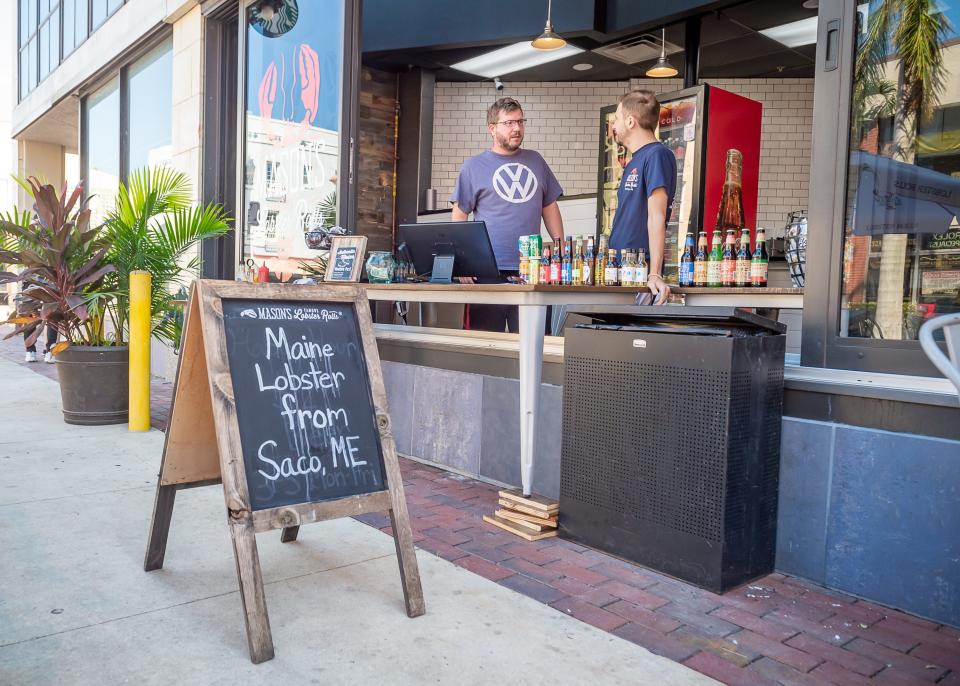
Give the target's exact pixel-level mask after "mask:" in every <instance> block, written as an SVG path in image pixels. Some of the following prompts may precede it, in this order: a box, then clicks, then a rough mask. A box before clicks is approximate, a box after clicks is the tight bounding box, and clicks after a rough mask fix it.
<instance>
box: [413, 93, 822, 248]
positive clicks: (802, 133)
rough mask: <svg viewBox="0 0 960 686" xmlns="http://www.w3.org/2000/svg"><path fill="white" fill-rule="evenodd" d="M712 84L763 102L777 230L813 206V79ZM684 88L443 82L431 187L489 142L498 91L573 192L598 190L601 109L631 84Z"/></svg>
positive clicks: (765, 158)
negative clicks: (514, 105)
mask: <svg viewBox="0 0 960 686" xmlns="http://www.w3.org/2000/svg"><path fill="white" fill-rule="evenodd" d="M707 82H708V83H710V84H711V85H714V86H717V87H718V88H723V89H724V90H728V91H730V92H732V93H737V94H740V95H743V96H745V97H748V98H753V99H754V100H759V101H760V102H762V103H763V130H762V134H761V153H760V198H759V206H758V211H757V222H758V224H759V225H760V226H763V227H765V228H767V229H771V230H772V233H774V234H778V233H779V232H780V231H781V230H782V229H783V226H784V225H785V223H786V215H787V213H788V212H789V211H791V210H795V209H803V208H806V206H807V188H808V180H809V175H810V133H811V129H812V126H813V79H708V80H707ZM640 87H643V88H650V89H651V90H653V91H655V92H657V93H666V92H669V91H675V90H679V89H680V88H681V87H682V84H681V82H680V81H679V80H676V79H657V80H654V79H632V80H631V81H629V82H627V81H599V82H556V83H532V82H530V83H527V82H518V83H511V82H510V81H509V80H506V88H505V90H503V91H502V92H501V93H498V92H497V91H495V90H494V89H493V85H492V84H491V83H449V82H439V83H437V87H436V93H435V101H434V108H435V109H434V125H433V178H432V184H433V187H434V188H436V189H437V193H438V198H439V199H440V200H441V201H442V202H446V200H447V199H448V198H449V197H450V192H451V191H452V190H453V185H454V182H455V181H456V179H457V174H458V173H459V171H460V165H461V164H462V163H463V161H464V160H465V159H467V158H468V157H470V156H472V155H475V154H477V153H478V152H480V151H482V150H486V149H487V148H489V147H490V135H489V133H487V127H486V108H487V107H488V106H489V105H490V104H492V103H493V101H494V100H495V99H496V98H497V97H501V96H509V97H512V98H516V99H517V100H519V101H520V103H521V104H522V105H523V108H524V114H525V115H526V117H527V118H528V119H529V120H530V124H529V125H528V126H527V132H526V138H525V140H524V147H527V148H531V149H533V150H537V151H539V152H540V153H541V154H542V155H543V156H544V158H545V159H546V160H547V162H548V163H549V164H550V167H551V168H552V169H553V172H554V173H555V174H556V175H557V178H558V180H559V181H560V185H561V186H563V189H564V192H565V193H566V194H567V195H578V194H581V193H596V183H597V163H598V162H597V160H598V150H597V146H598V144H599V137H600V130H599V129H600V123H599V111H600V108H601V107H604V106H606V105H611V104H616V102H617V98H618V97H619V96H620V95H621V94H623V93H624V92H625V91H626V90H627V89H628V88H640Z"/></svg>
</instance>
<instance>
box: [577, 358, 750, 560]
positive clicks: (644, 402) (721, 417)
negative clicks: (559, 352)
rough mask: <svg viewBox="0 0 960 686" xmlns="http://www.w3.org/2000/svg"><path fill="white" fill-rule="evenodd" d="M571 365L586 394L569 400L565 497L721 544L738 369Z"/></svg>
mask: <svg viewBox="0 0 960 686" xmlns="http://www.w3.org/2000/svg"><path fill="white" fill-rule="evenodd" d="M564 364H565V367H566V369H565V377H564V384H565V386H567V387H575V388H576V390H575V392H574V395H575V397H576V401H575V402H564V427H565V428H564V433H563V469H562V473H561V482H560V491H561V494H562V496H567V497H570V498H573V499H575V500H578V501H580V502H583V503H589V504H590V505H593V506H595V507H601V508H606V509H611V510H614V511H616V512H619V513H623V514H626V515H628V516H630V517H633V518H635V519H639V520H644V521H649V522H654V523H656V524H659V525H662V526H665V527H669V528H671V529H675V530H677V531H683V532H686V533H689V534H693V535H695V536H701V537H704V538H708V539H710V540H712V541H717V542H720V540H721V537H722V535H723V532H722V531H721V525H722V519H723V518H722V513H723V486H724V483H725V474H724V471H725V468H726V456H725V452H726V440H727V430H726V427H727V404H728V401H729V388H730V378H729V375H728V374H727V373H726V372H715V371H707V370H703V369H688V368H684V367H668V366H662V365H655V364H642V363H636V362H616V361H610V360H597V359H591V358H582V357H569V356H568V357H567V358H566V359H565V361H564ZM747 413H748V414H749V408H747Z"/></svg>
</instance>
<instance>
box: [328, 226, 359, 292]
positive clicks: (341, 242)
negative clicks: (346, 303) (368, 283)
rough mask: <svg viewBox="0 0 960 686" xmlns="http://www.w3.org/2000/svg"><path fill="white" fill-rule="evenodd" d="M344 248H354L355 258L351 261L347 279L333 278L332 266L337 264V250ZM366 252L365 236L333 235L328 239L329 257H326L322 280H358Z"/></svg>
mask: <svg viewBox="0 0 960 686" xmlns="http://www.w3.org/2000/svg"><path fill="white" fill-rule="evenodd" d="M344 248H356V250H357V259H356V260H355V261H354V263H353V269H351V270H350V278H349V279H335V278H334V276H333V273H334V266H335V265H336V264H337V251H339V250H343V249H344ZM366 252H367V237H366V236H334V237H333V238H332V239H331V241H330V257H328V258H327V271H326V272H324V275H323V280H324V281H326V282H330V283H347V282H350V281H352V282H354V283H356V282H358V281H359V280H360V274H361V273H362V272H363V258H364V256H365V255H366Z"/></svg>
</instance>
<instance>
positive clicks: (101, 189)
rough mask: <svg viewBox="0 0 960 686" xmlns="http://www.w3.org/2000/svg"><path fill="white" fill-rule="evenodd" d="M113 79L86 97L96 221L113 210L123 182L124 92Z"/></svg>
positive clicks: (91, 194)
mask: <svg viewBox="0 0 960 686" xmlns="http://www.w3.org/2000/svg"><path fill="white" fill-rule="evenodd" d="M118 83H119V81H118V79H116V78H115V79H113V80H111V81H110V82H109V83H108V84H107V85H105V86H104V87H103V88H101V89H100V90H98V91H96V92H95V93H92V94H91V95H90V96H89V97H88V98H87V99H86V103H85V106H86V110H87V113H86V123H87V124H86V133H87V145H86V151H87V173H86V182H87V185H86V189H87V197H89V198H90V204H89V207H90V209H91V215H92V219H91V221H93V222H100V221H103V219H104V218H105V217H106V215H107V214H108V213H109V212H110V211H111V210H112V209H113V199H114V195H115V194H116V192H117V184H119V183H120V91H119V88H118Z"/></svg>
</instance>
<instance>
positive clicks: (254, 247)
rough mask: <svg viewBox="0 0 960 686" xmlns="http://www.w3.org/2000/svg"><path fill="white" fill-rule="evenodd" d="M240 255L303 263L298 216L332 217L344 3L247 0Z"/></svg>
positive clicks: (282, 266) (291, 268)
mask: <svg viewBox="0 0 960 686" xmlns="http://www.w3.org/2000/svg"><path fill="white" fill-rule="evenodd" d="M246 20H247V29H246V44H247V48H246V52H247V59H246V96H245V104H246V117H245V122H244V124H245V127H246V129H245V130H246V144H245V146H244V172H245V173H244V175H245V179H244V180H245V184H244V185H245V192H244V204H245V208H246V209H245V211H244V212H243V216H245V217H246V218H247V222H246V226H245V231H244V237H243V249H244V258H245V259H249V258H253V259H254V260H256V261H257V263H262V262H266V263H267V265H268V266H269V267H270V269H271V270H272V271H274V272H276V273H283V274H284V276H289V275H290V274H292V273H293V272H296V271H302V269H300V268H299V267H298V262H300V261H302V260H305V259H311V258H313V257H315V256H316V255H317V251H315V250H312V249H310V248H309V247H307V242H306V237H305V232H306V231H309V230H310V229H312V228H316V227H314V226H312V225H308V226H304V222H303V221H302V217H303V216H304V215H310V216H312V217H316V218H317V220H316V222H314V223H315V224H316V225H317V227H321V226H328V227H329V226H333V225H334V224H335V223H336V220H337V216H336V215H337V211H336V207H337V176H338V163H339V148H340V103H341V85H342V84H341V74H342V65H343V32H344V3H343V1H342V0H323V1H316V2H302V1H301V2H297V1H296V0H282V1H280V2H255V3H253V5H251V6H250V7H248V8H247V16H246Z"/></svg>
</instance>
